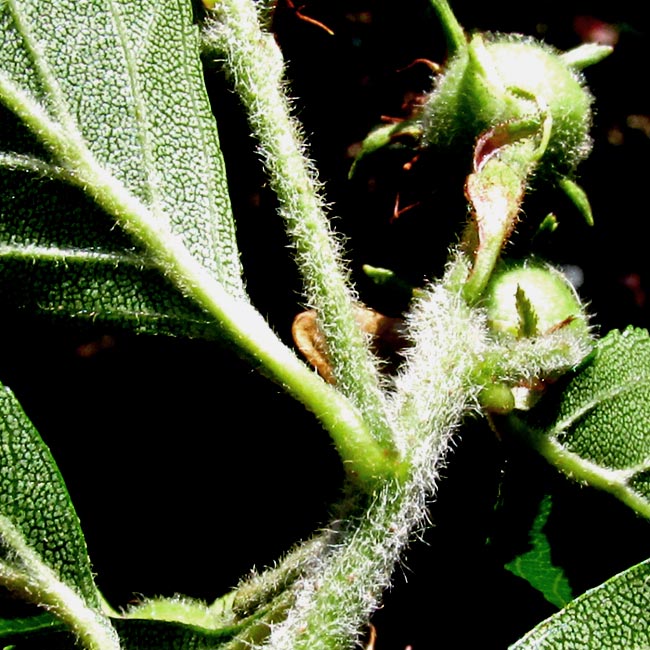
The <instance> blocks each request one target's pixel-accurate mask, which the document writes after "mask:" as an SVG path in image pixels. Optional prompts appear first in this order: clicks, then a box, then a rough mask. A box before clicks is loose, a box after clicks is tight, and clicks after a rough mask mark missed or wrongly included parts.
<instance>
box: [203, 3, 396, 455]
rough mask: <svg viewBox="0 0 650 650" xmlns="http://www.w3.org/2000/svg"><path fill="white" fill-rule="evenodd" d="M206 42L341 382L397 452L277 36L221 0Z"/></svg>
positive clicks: (252, 10) (240, 7) (251, 12)
mask: <svg viewBox="0 0 650 650" xmlns="http://www.w3.org/2000/svg"><path fill="white" fill-rule="evenodd" d="M204 48H205V49H206V50H207V51H208V52H210V53H212V54H216V55H217V56H225V66H226V69H227V71H228V72H229V73H230V76H231V78H232V82H233V84H234V86H235V89H236V91H237V93H238V95H239V97H240V98H241V100H242V102H243V104H244V105H245V107H246V110H247V112H248V119H249V123H250V126H251V129H252V131H253V133H254V135H255V136H256V137H257V139H258V141H259V150H260V153H261V156H262V159H263V162H264V164H265V166H266V168H267V171H268V173H269V176H270V181H271V185H272V187H273V189H274V191H275V192H276V194H277V196H278V199H279V202H280V210H281V214H282V216H283V218H284V220H285V222H286V226H287V230H288V233H289V235H290V237H291V241H292V243H293V245H294V247H295V250H296V253H297V256H296V257H297V263H298V265H299V268H300V270H301V273H302V276H303V281H304V285H305V293H306V297H307V299H308V301H309V302H310V304H311V305H313V307H314V308H315V309H316V310H317V312H318V314H319V321H320V327H321V328H322V329H323V333H324V334H325V337H326V340H327V343H328V357H329V362H330V365H331V367H332V369H333V374H334V376H335V378H336V384H337V388H339V389H340V390H341V392H342V393H343V394H345V395H346V396H347V397H349V398H350V399H351V400H352V402H353V403H354V404H355V405H356V406H357V407H358V408H359V410H360V411H361V413H362V414H363V417H364V419H365V420H366V421H367V422H368V424H369V427H370V429H371V430H372V431H373V434H374V436H375V437H376V439H377V441H378V443H379V445H380V446H381V447H382V448H383V449H385V450H386V452H387V454H388V455H395V454H394V451H395V449H394V445H393V434H392V431H391V428H390V426H389V424H388V422H387V417H386V409H385V400H384V398H383V395H382V393H381V389H380V382H379V378H378V373H377V368H376V363H375V361H374V359H373V357H372V355H371V353H370V352H369V349H368V345H367V341H366V338H365V335H364V334H363V333H362V332H361V331H360V329H359V327H358V325H357V324H356V322H355V320H354V315H353V310H352V306H353V303H354V301H355V299H356V296H355V295H354V293H353V292H352V291H351V289H350V288H349V279H348V276H347V273H346V272H345V270H344V266H343V264H342V261H341V255H340V252H339V244H338V241H337V238H336V237H335V236H334V233H333V232H332V230H331V228H330V225H329V222H328V220H327V216H326V213H325V208H324V203H323V200H322V198H321V196H320V194H319V191H318V181H317V180H316V174H315V171H314V170H313V168H312V165H311V163H310V161H309V160H308V158H307V157H306V156H305V153H304V149H305V146H304V144H303V141H302V137H301V134H300V129H299V127H298V125H297V123H296V121H295V120H294V119H292V117H291V114H290V106H289V102H288V100H287V97H286V95H285V92H284V88H283V80H282V78H283V71H284V70H283V60H282V54H281V53H280V50H279V48H278V47H277V45H276V43H275V40H274V38H273V36H272V35H271V34H269V33H266V32H264V31H263V30H262V28H261V27H260V21H259V19H258V14H257V9H256V6H255V3H254V2H253V1H252V0H220V2H218V3H217V5H216V6H215V10H214V14H213V16H212V19H210V20H209V21H208V22H207V24H206V28H205V29H204Z"/></svg>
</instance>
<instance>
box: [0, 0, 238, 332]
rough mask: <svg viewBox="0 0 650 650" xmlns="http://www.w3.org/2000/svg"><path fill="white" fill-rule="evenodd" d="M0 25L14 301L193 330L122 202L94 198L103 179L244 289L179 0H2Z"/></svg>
mask: <svg viewBox="0 0 650 650" xmlns="http://www.w3.org/2000/svg"><path fill="white" fill-rule="evenodd" d="M0 31H2V33H3V41H4V42H3V48H2V50H1V51H0V102H2V103H4V104H5V105H6V107H7V110H3V109H2V108H0V118H1V121H0V152H1V153H0V271H1V272H2V280H1V281H0V282H1V283H2V284H1V287H2V288H3V289H4V290H5V291H6V292H7V293H8V294H9V296H8V297H9V300H10V302H13V303H14V304H15V305H17V306H19V307H26V308H29V309H33V308H36V309H39V310H43V311H46V312H49V313H55V314H64V315H66V316H75V317H81V318H83V317H86V318H92V319H96V318H103V319H106V320H109V321H112V322H117V323H119V324H120V325H125V326H128V327H131V328H133V329H135V330H136V331H163V332H168V331H169V332H173V333H182V334H192V335H195V334H203V333H204V332H205V330H206V325H205V323H206V322H207V321H208V319H207V318H206V317H205V316H204V314H203V313H202V312H201V311H200V310H199V309H197V308H196V307H195V306H193V305H192V304H191V303H190V302H189V301H188V300H186V299H184V298H183V297H182V296H179V295H176V294H178V291H177V289H176V288H174V287H172V286H171V284H170V283H168V282H167V281H166V280H165V279H164V278H163V277H162V275H161V273H160V270H162V271H164V270H165V269H164V268H162V269H161V268H160V267H161V266H162V265H161V263H160V261H159V260H158V259H157V258H156V254H155V251H153V252H152V251H151V250H148V249H147V247H146V246H144V247H142V246H139V245H137V243H134V241H133V240H132V239H131V238H129V237H127V236H125V235H124V234H123V233H122V232H120V230H119V229H116V228H115V225H116V222H120V221H121V219H123V218H124V214H120V210H119V209H118V208H116V209H115V210H111V209H107V207H106V204H105V203H104V204H103V209H102V208H101V207H98V205H97V204H96V202H95V199H96V198H97V196H98V193H97V192H98V190H97V186H98V185H100V184H103V185H104V186H106V187H108V188H109V190H108V192H109V194H110V192H114V193H115V194H117V195H121V196H122V198H124V197H125V198H126V199H128V201H131V202H136V203H139V204H141V205H143V206H144V207H145V208H146V209H147V210H148V214H149V216H150V218H149V221H150V224H149V225H151V226H152V227H154V228H159V229H164V230H165V231H169V232H170V233H171V234H172V235H173V236H174V237H176V238H177V239H178V240H179V242H180V243H181V245H182V246H184V247H185V248H186V249H187V250H188V251H189V252H190V253H191V255H192V256H193V257H194V258H195V259H197V260H200V262H201V265H202V266H203V267H204V268H205V269H206V270H207V271H208V272H209V273H210V274H211V275H212V276H213V277H214V278H215V279H217V280H218V281H219V282H220V283H221V284H222V285H223V286H224V287H226V288H227V290H228V291H229V292H230V293H231V294H233V295H235V296H239V297H241V296H243V294H244V289H243V283H242V281H241V269H240V265H239V258H238V252H237V246H236V241H235V233H234V225H233V220H232V214H231V208H230V202H229V197H228V191H227V180H226V175H225V168H224V163H223V159H222V157H221V152H220V149H219V141H218V135H217V130H216V125H215V122H214V119H213V117H212V114H211V112H210V106H209V102H208V98H207V94H206V91H205V87H204V84H203V77H202V69H201V64H200V59H199V51H198V33H197V26H196V25H194V24H193V23H192V13H191V3H189V2H182V1H181V0H163V1H162V2H155V3H154V2H142V3H140V2H138V3H133V2H128V1H125V0H109V1H108V2H101V1H99V0H92V1H89V2H84V3H78V2H72V1H70V0H59V1H57V2H54V3H50V4H49V5H48V9H47V11H43V6H42V3H38V2H35V1H34V0H11V1H7V2H1V3H0ZM12 111H13V113H14V114H15V115H12V114H11V113H12ZM30 111H31V113H30ZM34 115H36V116H35V117H34ZM15 116H18V118H19V119H17V118H16V117H15ZM48 129H49V130H48ZM57 134H59V135H61V137H60V138H59V139H58V140H57V137H56V136H57ZM80 152H81V153H80ZM84 156H85V158H84V160H90V161H91V163H92V165H94V169H95V177H93V178H92V180H91V182H88V181H87V180H86V177H84V175H83V173H82V172H81V171H80V166H79V158H80V157H81V158H83V157H84ZM97 170H100V171H99V172H97ZM75 185H77V187H73V186H75ZM120 193H121V194H120ZM84 194H85V195H84ZM107 212H108V214H107ZM32 272H33V273H34V276H33V278H32V279H35V280H36V282H34V281H31V282H26V281H25V280H26V276H27V275H29V274H31V273H32ZM16 286H19V287H20V289H21V291H16V289H15V287H16ZM12 288H13V291H12V290H11V289H12Z"/></svg>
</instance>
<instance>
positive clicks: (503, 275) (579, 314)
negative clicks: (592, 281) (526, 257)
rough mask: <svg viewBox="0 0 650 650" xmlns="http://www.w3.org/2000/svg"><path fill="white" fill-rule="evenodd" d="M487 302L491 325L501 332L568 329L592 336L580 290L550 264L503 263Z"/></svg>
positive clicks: (525, 333) (524, 333)
mask: <svg viewBox="0 0 650 650" xmlns="http://www.w3.org/2000/svg"><path fill="white" fill-rule="evenodd" d="M484 305H485V308H486V311H487V319H488V327H489V328H490V330H491V331H492V332H494V333H497V334H507V335H510V336H513V337H515V338H524V337H533V336H544V335H546V334H550V333H553V332H555V331H558V330H559V329H564V328H566V330H567V331H572V332H574V333H575V334H576V335H578V336H582V335H585V336H587V337H588V336H589V326H588V323H587V318H586V316H585V315H584V312H583V309H582V305H581V303H580V299H579V298H578V294H577V293H576V290H575V289H574V288H573V286H572V285H571V284H570V283H569V281H568V280H567V279H566V278H565V277H564V276H563V275H562V274H561V273H560V272H559V271H557V270H556V269H554V268H553V267H551V266H549V265H547V264H543V263H540V262H530V261H528V262H525V263H521V262H519V263H508V264H503V265H502V267H501V268H500V269H498V270H497V271H495V273H494V274H493V276H492V278H491V279H490V282H489V284H488V287H487V289H486V292H485V297H484Z"/></svg>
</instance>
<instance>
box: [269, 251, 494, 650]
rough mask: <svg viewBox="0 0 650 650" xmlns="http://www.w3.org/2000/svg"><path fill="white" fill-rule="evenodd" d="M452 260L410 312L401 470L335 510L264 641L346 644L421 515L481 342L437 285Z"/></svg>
mask: <svg viewBox="0 0 650 650" xmlns="http://www.w3.org/2000/svg"><path fill="white" fill-rule="evenodd" d="M461 262H462V260H461ZM455 270H456V269H455V268H453V269H452V270H451V271H450V272H449V273H448V275H447V277H446V278H445V281H443V283H442V284H439V285H437V286H435V287H433V288H431V289H429V290H428V291H427V294H426V296H425V297H424V298H422V299H421V300H420V301H419V302H418V303H416V306H415V307H414V313H413V314H412V315H411V316H410V321H411V328H410V331H411V332H412V334H413V336H414V341H413V343H414V345H413V347H412V348H411V349H410V351H409V353H408V355H409V358H408V361H407V365H406V368H405V369H404V370H403V372H402V374H401V375H400V377H398V378H397V380H396V393H395V395H394V397H393V402H392V408H393V409H394V413H395V414H396V417H399V419H400V427H401V431H402V436H403V437H402V438H401V439H400V440H399V442H400V444H401V447H402V449H403V450H404V451H403V453H404V454H405V456H407V457H408V461H409V475H408V478H407V479H406V480H405V481H397V480H387V481H385V482H384V484H383V486H382V487H381V489H380V490H378V491H377V492H376V493H375V494H374V495H373V497H372V499H371V501H370V504H369V505H368V502H367V501H366V500H364V499H357V501H356V510H353V511H352V512H351V513H348V514H347V516H345V515H344V516H342V517H341V518H340V521H342V524H341V529H342V530H341V533H340V537H339V538H338V539H335V542H336V543H335V544H332V545H331V547H330V550H329V553H328V554H327V555H325V556H324V557H322V558H321V561H320V564H316V565H315V568H314V569H313V571H312V573H311V574H308V575H307V576H306V577H305V578H304V579H303V580H302V581H300V582H299V583H298V585H299V586H298V591H297V594H296V605H295V606H294V608H292V610H291V612H290V613H289V615H288V617H287V620H286V621H285V623H283V624H282V625H279V626H277V627H276V628H274V629H273V632H272V635H271V638H270V640H269V643H268V647H269V648H273V650H331V649H332V648H347V647H352V644H353V642H354V640H356V639H357V638H358V634H359V629H360V628H361V626H362V625H363V624H364V623H365V622H366V621H367V620H368V617H369V616H370V614H371V613H372V611H373V610H374V609H375V608H376V606H377V603H378V601H379V598H380V595H381V593H382V591H383V589H384V588H386V587H387V586H388V585H389V584H390V579H391V575H392V573H393V570H394V566H395V563H396V562H398V561H399V558H400V554H401V552H402V551H403V549H404V547H405V546H406V544H407V543H408V541H409V539H410V537H411V535H412V533H413V530H414V529H417V528H418V527H419V526H421V525H422V524H423V523H424V521H425V519H426V516H425V514H426V503H427V499H428V498H429V497H430V496H431V495H432V494H433V493H434V492H435V488H436V484H437V481H438V478H439V475H438V473H439V470H440V467H441V466H442V464H443V462H444V459H445V457H446V453H447V450H448V448H449V444H450V441H451V438H452V435H453V434H454V433H455V431H456V430H457V428H458V426H459V424H460V422H461V419H462V417H463V415H464V414H465V413H466V411H467V409H468V408H471V407H472V406H473V405H474V404H475V402H476V393H477V392H478V387H476V386H474V385H473V384H472V375H473V373H475V372H476V367H477V365H478V364H479V363H480V360H481V353H482V350H483V346H484V343H483V333H482V332H483V330H482V327H481V320H480V318H477V317H476V314H475V313H474V312H473V311H472V310H470V309H469V308H468V307H467V305H466V304H465V302H464V301H463V299H462V298H461V296H460V295H459V293H458V292H452V291H449V290H448V289H447V288H446V283H448V282H450V279H449V278H450V277H452V276H454V274H455Z"/></svg>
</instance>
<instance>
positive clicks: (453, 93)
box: [422, 34, 592, 176]
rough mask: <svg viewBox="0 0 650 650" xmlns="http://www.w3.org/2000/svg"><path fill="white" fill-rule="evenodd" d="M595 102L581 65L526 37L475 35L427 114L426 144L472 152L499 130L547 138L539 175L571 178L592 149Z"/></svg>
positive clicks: (451, 67) (447, 73) (450, 68)
mask: <svg viewBox="0 0 650 650" xmlns="http://www.w3.org/2000/svg"><path fill="white" fill-rule="evenodd" d="M591 103H592V97H591V95H590V93H589V91H588V90H587V89H586V88H585V87H584V85H583V80H582V78H581V76H580V74H579V73H578V72H577V69H576V67H575V66H570V65H568V64H567V63H565V61H564V60H563V58H562V56H561V55H560V54H559V53H558V52H556V51H555V50H553V49H552V48H551V47H549V46H547V45H544V44H542V43H539V42H537V41H535V40H533V39H529V38H525V37H523V36H520V35H486V34H479V35H476V36H474V37H473V38H472V39H471V41H470V42H469V44H468V46H467V48H464V49H461V50H460V51H459V53H458V54H457V55H456V56H455V57H454V58H452V59H451V61H450V62H449V64H448V66H447V69H446V71H445V73H444V74H443V75H442V77H440V79H439V81H438V84H437V87H436V89H435V90H434V91H433V93H432V94H431V95H430V97H429V99H428V101H427V103H426V105H425V107H424V110H423V114H422V125H423V129H424V140H425V141H428V142H429V143H430V144H432V145H434V146H437V147H451V148H452V149H456V150H458V149H460V150H465V149H464V147H465V146H467V145H469V146H473V145H474V143H475V142H476V141H477V140H478V138H479V137H480V136H481V135H483V134H485V133H486V132H488V131H489V130H491V129H495V128H496V127H500V128H503V127H506V131H507V129H508V128H509V129H510V133H511V135H512V137H513V138H516V137H519V136H518V135H517V134H518V133H520V132H521V131H522V128H521V127H522V126H523V130H524V131H526V130H528V132H530V130H531V129H532V130H535V129H537V131H538V132H539V133H540V134H542V132H543V131H544V130H546V129H547V128H548V131H549V132H548V133H544V137H543V139H544V142H543V144H542V147H543V150H542V151H540V154H541V155H540V161H539V162H540V170H541V171H542V172H545V173H551V174H553V175H561V176H563V175H566V174H571V173H572V172H573V170H574V169H575V167H576V165H577V164H578V163H579V162H580V161H581V160H582V159H583V158H585V157H586V156H587V154H588V153H589V151H590V148H591V140H590V137H589V129H590V126H591Z"/></svg>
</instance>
